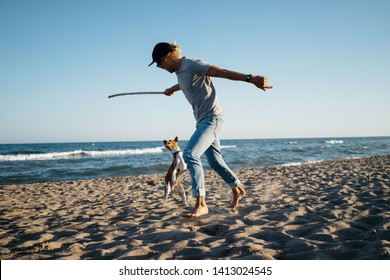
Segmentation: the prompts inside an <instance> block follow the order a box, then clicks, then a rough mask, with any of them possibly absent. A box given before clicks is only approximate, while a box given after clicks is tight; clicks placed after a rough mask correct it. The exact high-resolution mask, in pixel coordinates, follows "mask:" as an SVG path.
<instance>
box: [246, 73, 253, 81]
mask: <svg viewBox="0 0 390 280" xmlns="http://www.w3.org/2000/svg"><path fill="white" fill-rule="evenodd" d="M251 79H252V74H248V75H246V76H245V80H246V81H247V82H250V80H251Z"/></svg>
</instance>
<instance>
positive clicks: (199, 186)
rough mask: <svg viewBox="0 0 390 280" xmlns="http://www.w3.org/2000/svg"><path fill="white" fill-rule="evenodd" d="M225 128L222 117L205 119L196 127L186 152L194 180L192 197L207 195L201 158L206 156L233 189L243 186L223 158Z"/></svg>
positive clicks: (185, 155)
mask: <svg viewBox="0 0 390 280" xmlns="http://www.w3.org/2000/svg"><path fill="white" fill-rule="evenodd" d="M223 127H224V121H223V117H222V116H210V117H207V118H204V119H203V120H201V121H200V122H199V123H198V124H197V125H196V131H195V132H194V134H193V135H192V137H191V139H190V140H189V142H188V144H187V147H186V148H185V150H184V153H183V154H184V160H185V161H186V163H187V165H188V170H189V171H190V174H191V179H192V196H193V197H199V196H205V195H206V188H205V182H204V173H203V167H202V161H201V159H200V157H201V156H202V155H203V154H205V155H206V157H207V160H208V162H209V165H210V167H211V168H212V169H214V170H215V171H216V172H217V173H218V174H219V176H221V178H222V179H223V180H224V181H225V182H226V183H227V184H228V185H229V186H230V187H231V188H235V187H237V186H239V185H241V182H240V180H238V178H237V177H236V175H235V174H234V173H233V172H232V171H231V170H230V168H229V167H228V166H227V165H226V163H225V161H224V160H223V158H222V154H221V144H220V140H219V135H220V133H221V132H222V129H223Z"/></svg>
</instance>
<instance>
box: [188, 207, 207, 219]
mask: <svg viewBox="0 0 390 280" xmlns="http://www.w3.org/2000/svg"><path fill="white" fill-rule="evenodd" d="M208 213H209V208H207V206H203V207H198V208H195V209H194V212H192V213H188V214H185V215H184V216H183V217H184V218H187V219H192V218H196V217H200V216H203V215H207V214H208Z"/></svg>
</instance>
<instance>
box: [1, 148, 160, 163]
mask: <svg viewBox="0 0 390 280" xmlns="http://www.w3.org/2000/svg"><path fill="white" fill-rule="evenodd" d="M163 149H164V147H156V148H145V149H126V150H106V151H83V150H75V151H70V152H55V153H44V154H17V155H0V161H25V160H52V159H67V158H74V157H81V156H90V157H102V156H123V155H143V154H159V153H162V152H163Z"/></svg>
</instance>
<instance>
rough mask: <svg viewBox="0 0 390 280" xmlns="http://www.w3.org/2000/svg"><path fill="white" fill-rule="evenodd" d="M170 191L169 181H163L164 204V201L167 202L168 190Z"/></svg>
mask: <svg viewBox="0 0 390 280" xmlns="http://www.w3.org/2000/svg"><path fill="white" fill-rule="evenodd" d="M170 191H171V185H170V183H169V181H166V182H165V199H164V205H165V203H166V202H167V199H168V195H169V192H170Z"/></svg>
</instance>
